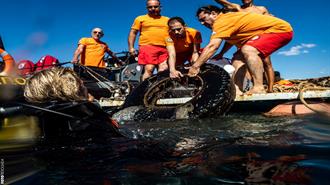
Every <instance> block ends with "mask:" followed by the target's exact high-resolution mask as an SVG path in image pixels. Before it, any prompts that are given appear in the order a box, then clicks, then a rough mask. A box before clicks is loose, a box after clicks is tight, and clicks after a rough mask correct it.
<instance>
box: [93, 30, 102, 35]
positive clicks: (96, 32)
mask: <svg viewBox="0 0 330 185" xmlns="http://www.w3.org/2000/svg"><path fill="white" fill-rule="evenodd" d="M93 33H94V34H98V33H99V34H101V35H102V34H103V33H102V32H100V31H93Z"/></svg>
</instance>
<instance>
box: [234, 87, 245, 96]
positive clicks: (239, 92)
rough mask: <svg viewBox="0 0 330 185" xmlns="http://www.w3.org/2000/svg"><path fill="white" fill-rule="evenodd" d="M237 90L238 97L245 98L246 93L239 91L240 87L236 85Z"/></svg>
mask: <svg viewBox="0 0 330 185" xmlns="http://www.w3.org/2000/svg"><path fill="white" fill-rule="evenodd" d="M235 88H236V96H243V95H244V93H243V92H242V91H241V90H240V89H239V87H238V86H237V85H235Z"/></svg>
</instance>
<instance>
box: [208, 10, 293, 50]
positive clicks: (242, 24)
mask: <svg viewBox="0 0 330 185" xmlns="http://www.w3.org/2000/svg"><path fill="white" fill-rule="evenodd" d="M212 30H213V33H212V36H211V39H213V38H221V39H224V40H226V41H227V42H229V43H230V44H233V45H236V46H237V47H241V46H242V45H244V43H245V42H247V41H248V40H249V39H251V38H252V37H254V36H256V35H259V34H264V33H285V32H291V31H292V27H291V25H290V24H289V23H288V22H286V21H284V20H282V19H279V18H276V17H273V16H269V15H261V14H256V13H247V12H229V13H225V14H220V15H218V17H217V18H216V20H215V22H214V24H213V28H212Z"/></svg>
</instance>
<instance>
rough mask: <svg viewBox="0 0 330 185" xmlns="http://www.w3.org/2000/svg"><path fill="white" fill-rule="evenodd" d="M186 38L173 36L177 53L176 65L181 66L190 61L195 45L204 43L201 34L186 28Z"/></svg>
mask: <svg viewBox="0 0 330 185" xmlns="http://www.w3.org/2000/svg"><path fill="white" fill-rule="evenodd" d="M185 33H186V35H185V37H182V38H177V37H175V36H172V37H171V38H172V40H173V42H174V47H175V52H176V58H177V60H176V64H178V65H181V64H183V63H184V62H185V61H186V60H190V58H191V56H192V53H193V51H194V44H200V43H202V36H201V33H200V32H199V31H197V30H195V29H193V28H185Z"/></svg>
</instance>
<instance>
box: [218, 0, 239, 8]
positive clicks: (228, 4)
mask: <svg viewBox="0 0 330 185" xmlns="http://www.w3.org/2000/svg"><path fill="white" fill-rule="evenodd" d="M215 2H217V3H219V4H221V5H222V6H224V7H226V8H228V9H229V10H235V11H241V6H240V5H239V4H235V3H231V2H229V1H227V0H215Z"/></svg>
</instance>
